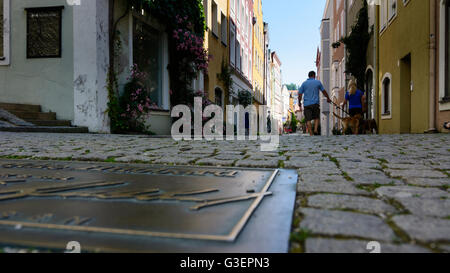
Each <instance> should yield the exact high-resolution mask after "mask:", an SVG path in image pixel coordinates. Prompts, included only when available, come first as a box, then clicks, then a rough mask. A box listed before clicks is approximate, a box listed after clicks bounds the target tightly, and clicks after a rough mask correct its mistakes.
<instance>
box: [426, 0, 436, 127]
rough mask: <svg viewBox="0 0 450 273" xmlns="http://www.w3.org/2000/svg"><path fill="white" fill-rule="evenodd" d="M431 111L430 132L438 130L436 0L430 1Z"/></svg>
mask: <svg viewBox="0 0 450 273" xmlns="http://www.w3.org/2000/svg"><path fill="white" fill-rule="evenodd" d="M429 95H430V98H429V100H430V101H429V103H430V112H429V122H428V128H429V129H428V133H434V132H436V131H437V130H436V1H434V0H431V1H430V94H429Z"/></svg>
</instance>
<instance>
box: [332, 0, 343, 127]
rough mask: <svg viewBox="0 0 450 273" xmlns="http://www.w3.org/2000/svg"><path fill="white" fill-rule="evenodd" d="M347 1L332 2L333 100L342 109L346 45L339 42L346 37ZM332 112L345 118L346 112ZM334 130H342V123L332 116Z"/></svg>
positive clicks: (335, 110)
mask: <svg viewBox="0 0 450 273" xmlns="http://www.w3.org/2000/svg"><path fill="white" fill-rule="evenodd" d="M346 5H347V1H346V0H333V1H331V13H332V17H331V20H330V23H331V27H332V30H331V35H332V36H331V38H332V45H333V48H332V52H331V55H332V64H331V86H330V92H331V96H330V97H331V99H332V100H333V102H334V103H335V104H336V105H338V106H339V107H340V108H342V106H343V103H344V99H345V89H346V75H345V61H346V58H345V45H344V44H343V43H339V41H340V40H341V39H342V38H343V37H344V36H346V16H347V14H346ZM331 112H334V113H336V114H338V115H340V116H344V112H343V111H342V110H341V109H338V108H337V107H336V106H334V105H333V106H332V109H331ZM331 119H332V124H333V127H334V128H341V121H340V120H339V119H337V118H336V117H334V116H332V117H331Z"/></svg>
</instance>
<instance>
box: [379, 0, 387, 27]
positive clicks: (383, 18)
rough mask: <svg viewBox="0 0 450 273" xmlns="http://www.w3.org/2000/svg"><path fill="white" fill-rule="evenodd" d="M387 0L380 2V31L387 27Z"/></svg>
mask: <svg viewBox="0 0 450 273" xmlns="http://www.w3.org/2000/svg"><path fill="white" fill-rule="evenodd" d="M387 2H388V0H383V1H381V2H380V31H382V30H384V29H385V28H386V26H387V22H388V16H387V5H388V3H387Z"/></svg>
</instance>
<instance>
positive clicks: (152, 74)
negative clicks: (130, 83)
mask: <svg viewBox="0 0 450 273" xmlns="http://www.w3.org/2000/svg"><path fill="white" fill-rule="evenodd" d="M133 23H134V24H133V29H134V32H133V62H134V63H135V64H137V66H138V68H139V70H140V71H142V72H145V73H146V75H147V77H146V79H145V82H143V84H144V86H145V88H146V89H147V91H148V92H149V94H148V95H149V98H150V100H151V101H152V103H155V104H157V105H158V106H159V107H161V106H162V105H163V98H162V97H163V92H162V72H163V64H162V63H163V60H162V55H163V37H162V33H161V32H160V31H158V30H156V29H154V28H153V27H151V26H150V25H148V24H146V23H144V22H143V21H141V20H139V19H137V18H134V20H133Z"/></svg>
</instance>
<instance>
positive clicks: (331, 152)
mask: <svg viewBox="0 0 450 273" xmlns="http://www.w3.org/2000/svg"><path fill="white" fill-rule="evenodd" d="M449 147H450V135H448V134H447V135H444V134H437V135H376V136H341V137H330V138H325V137H314V138H310V137H305V136H283V137H281V138H280V147H279V149H278V150H277V151H274V152H267V153H266V152H261V149H260V143H259V142H257V141H214V142H207V141H178V142H176V141H174V140H172V139H168V138H149V137H146V136H123V135H98V134H95V135H90V134H70V135H67V134H41V133H35V134H29V133H19V134H18V133H0V158H12V159H14V158H17V159H22V158H23V159H54V160H83V161H84V160H91V161H96V160H97V161H106V162H138V163H148V164H167V165H197V166H204V165H208V166H233V167H239V166H241V167H266V168H286V169H296V170H297V171H298V173H299V181H298V182H299V183H298V186H297V189H298V190H297V201H296V208H295V214H294V219H293V226H292V234H291V252H370V251H369V250H367V243H368V242H370V241H374V240H375V241H378V242H379V243H380V244H381V251H382V252H449V251H450V201H449V200H450V148H449ZM9 250H11V249H9Z"/></svg>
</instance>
